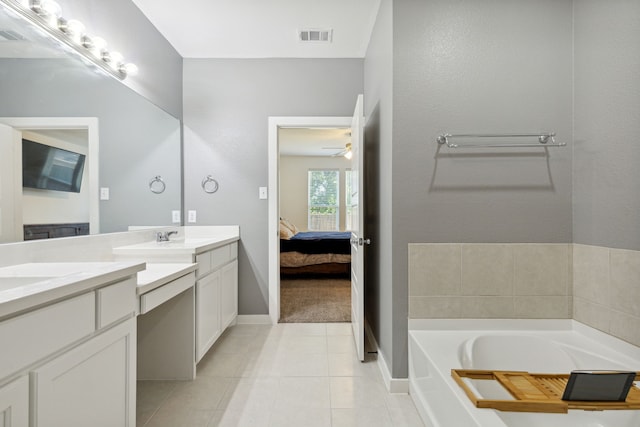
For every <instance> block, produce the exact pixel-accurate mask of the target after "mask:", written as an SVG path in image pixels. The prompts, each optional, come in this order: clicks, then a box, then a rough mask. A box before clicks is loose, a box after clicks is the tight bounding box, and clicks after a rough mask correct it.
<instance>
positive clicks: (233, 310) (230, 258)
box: [196, 242, 238, 362]
mask: <svg viewBox="0 0 640 427" xmlns="http://www.w3.org/2000/svg"><path fill="white" fill-rule="evenodd" d="M237 258H238V243H237V242H233V243H230V244H227V245H224V246H221V247H218V248H215V249H212V250H209V251H206V252H202V253H200V254H198V255H196V262H197V264H198V270H197V271H196V279H197V280H196V362H199V361H200V359H202V357H203V356H204V355H205V354H206V353H207V351H209V349H210V348H211V346H212V345H213V343H215V341H216V340H217V339H218V337H220V335H221V334H222V332H223V331H224V330H225V329H226V328H227V326H229V325H230V324H231V323H232V322H233V321H234V320H235V318H236V316H237V314H238V262H237Z"/></svg>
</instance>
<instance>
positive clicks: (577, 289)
mask: <svg viewBox="0 0 640 427" xmlns="http://www.w3.org/2000/svg"><path fill="white" fill-rule="evenodd" d="M573 270H574V273H573V289H574V294H575V295H574V300H573V311H574V314H573V317H574V319H576V320H577V321H579V322H582V323H585V324H587V325H589V326H591V327H594V328H596V329H599V330H601V331H603V332H606V333H608V334H611V335H613V336H615V337H618V338H621V339H623V340H625V341H628V342H630V343H632V344H635V345H640V251H631V250H624V249H612V248H605V247H601V246H587V245H577V244H576V245H574V249H573Z"/></svg>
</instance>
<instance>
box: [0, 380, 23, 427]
mask: <svg viewBox="0 0 640 427" xmlns="http://www.w3.org/2000/svg"><path fill="white" fill-rule="evenodd" d="M27 425H29V377H28V376H27V375H23V376H21V377H20V378H18V379H17V380H14V381H12V382H10V383H9V384H6V385H5V386H3V387H0V427H13V426H27Z"/></svg>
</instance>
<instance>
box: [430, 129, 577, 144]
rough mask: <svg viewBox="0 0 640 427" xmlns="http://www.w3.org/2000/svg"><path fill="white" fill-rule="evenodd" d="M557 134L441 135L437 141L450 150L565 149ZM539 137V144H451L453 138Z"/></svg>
mask: <svg viewBox="0 0 640 427" xmlns="http://www.w3.org/2000/svg"><path fill="white" fill-rule="evenodd" d="M555 136H556V134H555V132H552V133H509V134H506V133H505V134H497V133H477V134H473V133H469V134H455V135H454V134H449V133H445V134H442V135H440V136H439V137H438V138H437V139H436V141H437V142H438V144H440V145H446V146H447V147H449V148H502V147H564V146H566V145H567V144H566V143H565V142H556V139H555ZM532 137H537V138H538V143H537V144H534V143H522V144H457V143H455V142H451V141H450V139H451V138H532Z"/></svg>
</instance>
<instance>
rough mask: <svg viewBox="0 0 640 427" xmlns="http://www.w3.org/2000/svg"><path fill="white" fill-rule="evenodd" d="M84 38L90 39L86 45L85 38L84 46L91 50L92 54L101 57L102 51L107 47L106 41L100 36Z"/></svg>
mask: <svg viewBox="0 0 640 427" xmlns="http://www.w3.org/2000/svg"><path fill="white" fill-rule="evenodd" d="M85 39H88V40H90V43H89V45H88V46H87V43H86V40H85V47H87V49H89V50H90V51H91V53H92V54H93V56H95V57H96V58H98V59H102V55H103V52H104V51H105V50H106V49H107V42H106V41H105V40H104V39H103V38H102V37H85Z"/></svg>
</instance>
